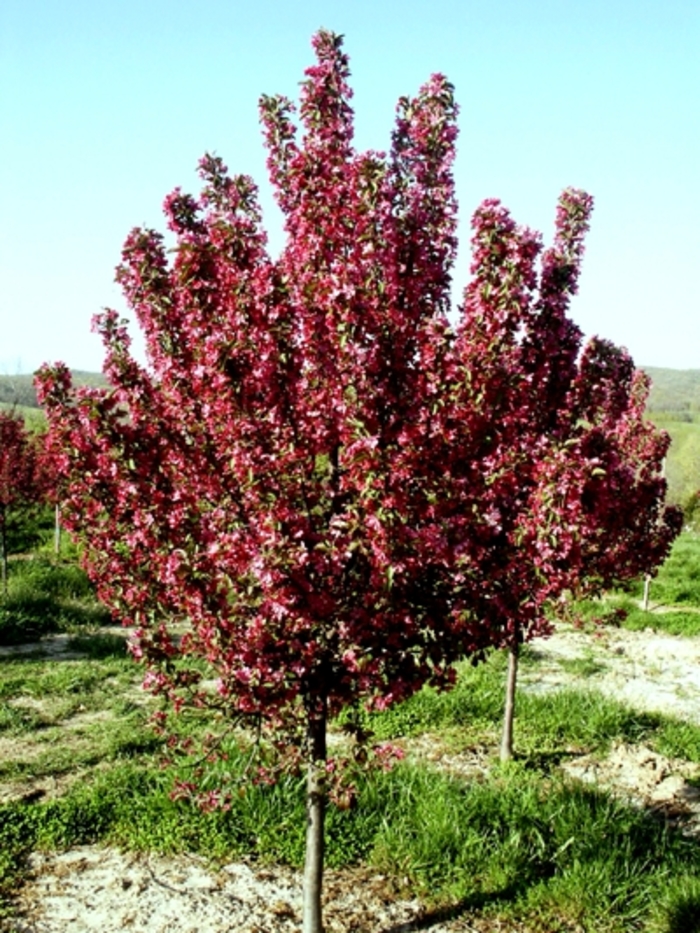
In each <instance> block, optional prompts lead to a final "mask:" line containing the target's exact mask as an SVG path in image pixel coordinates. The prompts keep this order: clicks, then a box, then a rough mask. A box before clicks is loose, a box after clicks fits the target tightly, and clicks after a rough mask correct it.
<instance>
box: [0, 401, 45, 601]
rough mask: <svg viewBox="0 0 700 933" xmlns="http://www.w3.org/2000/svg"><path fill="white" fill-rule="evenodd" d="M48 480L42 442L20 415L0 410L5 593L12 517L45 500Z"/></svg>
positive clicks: (0, 567) (0, 552)
mask: <svg viewBox="0 0 700 933" xmlns="http://www.w3.org/2000/svg"><path fill="white" fill-rule="evenodd" d="M45 479H46V471H45V470H44V469H42V449H41V444H40V441H39V440H37V438H35V437H33V436H32V435H31V433H30V432H29V431H28V430H27V428H26V427H25V424H24V420H23V418H22V417H21V415H18V414H16V413H15V412H13V411H0V573H1V574H2V590H3V593H5V594H6V593H7V555H8V521H9V518H10V515H11V513H12V512H13V511H14V510H17V509H21V508H23V507H24V506H27V505H32V504H34V503H36V502H38V501H40V500H41V499H42V498H44V496H45V494H46V482H45Z"/></svg>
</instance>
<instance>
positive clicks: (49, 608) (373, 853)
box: [0, 535, 700, 933]
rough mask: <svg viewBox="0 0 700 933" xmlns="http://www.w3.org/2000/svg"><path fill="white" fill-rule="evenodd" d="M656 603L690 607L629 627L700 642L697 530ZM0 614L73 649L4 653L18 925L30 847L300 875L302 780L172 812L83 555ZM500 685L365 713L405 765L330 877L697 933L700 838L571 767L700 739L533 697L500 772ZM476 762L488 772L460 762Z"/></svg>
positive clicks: (7, 817) (23, 567)
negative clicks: (272, 868) (182, 859)
mask: <svg viewBox="0 0 700 933" xmlns="http://www.w3.org/2000/svg"><path fill="white" fill-rule="evenodd" d="M640 592H641V591H640V588H639V587H636V588H633V589H632V590H631V591H630V592H628V593H623V594H616V595H615V596H614V597H613V598H612V601H611V602H610V603H609V604H607V603H606V604H601V603H600V602H596V604H595V607H594V608H595V610H596V611H597V612H598V614H599V615H600V614H601V611H602V614H604V613H605V611H607V609H608V608H609V607H610V606H616V605H618V604H619V603H620V601H625V600H627V601H628V603H630V605H635V606H636V602H635V601H636V600H637V599H638V598H639V597H640ZM652 593H653V599H654V601H655V602H656V601H663V602H664V604H667V605H669V606H675V607H679V608H678V609H677V611H674V612H671V613H661V612H650V613H647V614H644V616H643V617H639V616H635V613H634V612H631V613H630V615H629V616H628V619H627V622H626V623H625V624H627V625H630V627H633V628H634V627H639V626H640V625H642V624H644V625H646V624H652V620H653V624H654V626H655V627H658V628H666V629H667V630H669V631H679V632H681V633H682V634H684V635H686V636H687V635H691V634H695V635H697V634H698V633H699V632H700V625H698V624H697V622H698V620H700V613H698V612H694V611H693V610H697V609H698V608H700V544H699V542H698V540H697V539H696V538H695V537H693V536H689V535H688V536H685V537H684V538H682V539H681V540H680V541H679V542H678V543H677V545H676V547H675V548H674V553H673V555H672V558H671V560H670V561H669V563H668V564H667V566H666V567H665V568H664V569H663V571H662V572H661V574H660V575H659V578H658V580H657V581H656V582H655V583H654V589H653V590H652ZM0 605H1V606H2V615H1V616H0V644H5V645H6V646H7V645H10V644H16V643H17V642H18V641H21V640H26V639H27V638H28V637H30V636H31V637H35V636H37V635H40V634H44V633H47V632H51V631H53V632H56V631H58V632H61V633H63V637H64V639H65V640H66V642H67V643H66V644H65V645H64V647H65V648H67V649H68V650H67V651H66V652H64V653H63V654H61V655H55V654H54V655H48V656H47V654H46V653H45V652H43V651H42V650H41V649H40V648H37V649H36V650H33V651H29V652H28V653H23V654H18V653H14V654H9V653H6V654H5V655H4V656H3V657H2V658H1V659H0V750H1V752H2V754H0V791H1V792H2V794H4V799H5V803H3V804H1V805H0V892H1V894H2V896H3V897H4V905H5V907H4V910H5V912H6V913H7V914H8V916H11V913H12V898H11V895H12V892H13V891H14V890H16V888H17V885H18V884H20V883H21V878H22V872H23V865H24V864H25V860H26V858H27V855H28V854H29V853H30V852H31V851H33V850H35V849H43V850H53V849H56V848H64V847H71V846H75V845H79V844H84V843H92V842H98V841H99V842H104V843H109V844H112V845H116V846H121V847H124V848H126V849H133V850H149V851H158V852H164V853H177V852H183V851H189V852H199V853H203V854H206V855H207V857H209V858H211V859H213V860H217V859H221V860H231V859H233V858H236V857H240V856H252V857H255V858H257V859H259V860H261V861H270V862H278V863H285V864H291V865H299V864H301V862H302V859H303V846H304V838H303V837H304V816H303V788H302V784H301V781H300V779H298V778H291V777H290V778H286V779H284V780H282V781H281V782H280V783H279V784H277V785H276V786H274V787H268V786H250V787H248V788H247V790H246V793H245V794H241V795H236V796H234V799H233V804H232V807H231V809H230V810H228V811H225V812H224V811H216V812H213V813H203V812H201V811H199V810H196V809H194V808H192V807H191V806H190V805H189V804H188V803H186V802H184V801H182V800H180V801H177V800H173V799H171V797H170V790H171V788H172V786H173V781H174V780H175V779H176V778H178V777H179V778H187V777H189V772H188V771H187V770H186V769H185V766H183V765H181V764H180V765H170V766H169V767H167V768H165V769H163V768H162V767H160V759H161V753H162V752H163V748H162V746H161V742H160V740H159V739H157V738H156V737H155V736H154V735H153V733H152V732H151V731H150V728H149V726H148V722H147V720H148V716H149V713H150V711H151V710H152V709H153V703H154V702H155V701H153V700H151V699H150V698H149V697H147V696H146V695H145V694H144V693H143V692H142V691H141V690H140V689H139V683H140V671H139V669H138V668H137V666H136V665H135V664H134V662H133V661H132V660H131V659H130V658H129V657H128V656H127V653H126V650H125V642H124V638H123V637H122V636H121V635H120V634H115V633H114V632H112V631H111V630H106V629H105V627H104V624H105V623H106V622H107V621H108V619H107V617H106V614H105V613H104V610H102V609H100V607H99V606H98V604H97V603H96V602H95V600H94V598H93V597H92V594H91V589H90V587H89V585H88V584H87V581H86V580H85V578H84V577H83V575H82V573H81V572H80V571H79V570H78V569H77V568H76V566H75V564H74V563H73V562H72V561H69V560H65V559H64V560H63V562H61V563H58V564H56V563H53V562H52V561H51V560H50V559H49V557H48V556H46V555H45V556H43V557H39V558H38V559H35V560H24V561H20V560H15V561H12V563H11V577H10V592H9V595H8V597H7V599H6V600H5V602H4V603H2V604H0ZM601 606H602V610H601ZM591 615H593V610H591ZM674 616H675V617H676V618H675V619H674ZM680 619H686V622H685V623H683V624H681V623H680V621H679V620H680ZM540 663H541V661H540V660H539V659H538V657H537V653H536V652H529V651H527V650H526V651H525V652H524V657H523V666H524V668H525V669H526V671H527V672H528V673H531V674H535V675H536V671H537V665H538V664H540ZM571 663H572V664H573V663H576V662H573V661H572V662H571ZM581 664H583V665H585V659H583V661H581ZM579 667H581V665H580V664H579ZM577 670H578V669H577ZM578 673H579V674H581V675H583V676H585V671H584V670H583V668H581V670H578ZM503 676H504V659H503V657H502V656H501V655H499V654H494V655H492V656H491V658H490V659H489V660H488V662H486V663H484V664H482V665H480V666H478V667H472V666H471V665H469V664H465V665H464V666H463V668H462V669H461V671H460V676H459V680H458V683H457V686H456V688H455V689H454V690H453V691H451V692H450V693H445V694H438V693H436V692H434V691H431V690H424V691H422V692H421V693H420V694H418V695H417V696H416V697H414V698H412V699H411V700H409V701H408V702H406V703H404V704H402V705H400V706H398V707H396V708H394V709H391V710H389V711H386V712H384V713H381V714H376V715H373V716H372V717H370V719H369V720H368V724H369V725H370V726H371V727H372V728H373V730H374V731H375V734H376V735H377V736H378V738H380V739H391V740H393V741H397V742H398V743H399V744H402V745H403V746H404V747H405V749H406V751H407V753H408V754H407V760H406V761H405V762H403V763H401V764H400V765H398V766H397V767H396V768H395V769H394V770H393V771H391V772H390V773H383V772H382V773H375V774H373V775H371V776H369V777H366V778H364V779H362V781H361V783H360V785H359V798H358V802H357V805H356V806H355V807H352V808H350V809H348V810H337V809H333V810H331V813H330V816H329V824H328V849H327V861H328V864H329V865H330V866H335V867H342V866H349V865H353V864H356V863H358V862H362V863H365V864H367V865H370V866H372V867H373V868H376V869H377V870H379V871H382V872H385V873H386V874H388V875H389V876H391V877H392V878H394V879H395V887H396V892H397V894H400V893H401V892H404V891H407V890H410V891H412V892H418V893H419V894H420V895H421V896H422V897H423V898H424V899H425V901H426V902H427V903H429V904H431V905H434V906H440V907H444V908H445V909H447V910H448V911H451V912H452V913H454V914H455V915H461V914H462V913H466V914H467V915H469V914H470V913H471V914H473V915H475V916H480V917H492V918H494V923H495V922H496V920H500V921H502V922H504V923H505V922H516V921H517V922H520V923H521V924H523V927H522V929H524V930H527V931H532V933H556V931H562V933H564V931H571V933H573V931H579V933H580V931H586V933H593V931H596V933H629V931H634V930H640V931H642V930H643V931H649V933H693V931H700V858H699V857H698V856H699V850H698V845H699V843H698V839H697V838H691V837H688V836H686V835H684V834H683V833H682V832H681V831H680V830H679V829H678V828H674V827H673V826H671V825H669V824H667V823H665V822H664V820H662V819H659V817H658V816H656V815H654V813H652V812H650V811H647V810H645V809H644V808H642V807H637V806H632V805H630V804H627V803H624V802H622V801H620V800H618V799H616V798H615V797H613V796H611V795H610V794H609V793H607V792H605V791H603V790H601V789H595V788H592V787H590V786H585V785H582V784H580V783H578V782H576V781H574V780H572V779H567V778H566V777H565V775H564V773H563V772H562V770H561V768H560V765H561V764H562V762H565V761H567V760H572V759H575V758H577V757H578V756H581V755H594V756H599V757H600V758H603V757H604V756H605V755H606V754H607V753H608V751H609V749H610V748H611V747H612V746H614V745H615V744H616V743H620V742H623V743H643V744H644V745H645V746H647V747H649V748H650V749H653V750H656V751H658V752H660V753H662V754H663V755H665V756H668V757H673V758H682V759H684V760H687V761H694V762H700V728H698V727H696V726H693V725H691V724H689V723H687V722H684V721H681V720H677V719H673V718H670V717H664V716H661V715H651V714H648V713H640V712H636V711H634V710H632V709H630V708H628V707H626V706H624V705H622V704H620V703H617V702H615V701H614V700H611V699H606V698H603V697H602V696H600V695H598V694H595V693H592V692H590V691H587V690H574V689H562V690H559V691H556V692H554V693H549V694H537V693H527V692H525V693H523V694H521V697H520V699H519V719H518V727H517V728H518V748H519V755H518V759H517V760H516V761H515V762H514V763H511V764H509V765H508V766H507V767H501V766H500V765H499V764H498V763H497V760H496V759H497V747H498V737H499V728H500V718H501V715H502V702H503V701H502V696H503ZM205 727H206V726H205V723H202V722H200V723H197V722H194V723H193V725H192V727H191V728H192V729H193V731H195V732H196V731H198V730H201V729H204V728H205ZM426 749H428V750H429V754H426V753H425V750H426ZM229 752H230V758H229V761H228V762H227V763H226V765H223V766H221V767H225V768H226V769H228V772H229V773H230V774H231V775H235V773H236V772H237V770H238V769H239V768H240V767H241V760H242V758H241V756H242V754H243V751H242V750H241V749H240V748H238V747H237V746H235V745H232V746H231V748H230V749H229ZM475 756H476V757H478V758H479V760H480V761H482V762H484V761H485V762H486V767H485V768H480V769H476V770H475V769H469V768H467V769H466V770H465V769H460V768H456V767H453V766H452V765H451V764H450V762H453V761H455V760H467V761H468V760H470V758H472V757H475ZM219 778H223V779H225V774H220V775H219ZM0 799H2V797H0Z"/></svg>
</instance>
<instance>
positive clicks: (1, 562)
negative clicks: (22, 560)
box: [0, 509, 7, 596]
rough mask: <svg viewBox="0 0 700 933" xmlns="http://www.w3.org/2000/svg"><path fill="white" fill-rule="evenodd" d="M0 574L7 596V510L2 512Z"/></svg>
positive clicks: (0, 522) (0, 523) (0, 521)
mask: <svg viewBox="0 0 700 933" xmlns="http://www.w3.org/2000/svg"><path fill="white" fill-rule="evenodd" d="M0 568H1V569H0V574H2V592H3V595H4V596H7V528H6V527H5V510H4V509H3V510H2V514H0Z"/></svg>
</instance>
